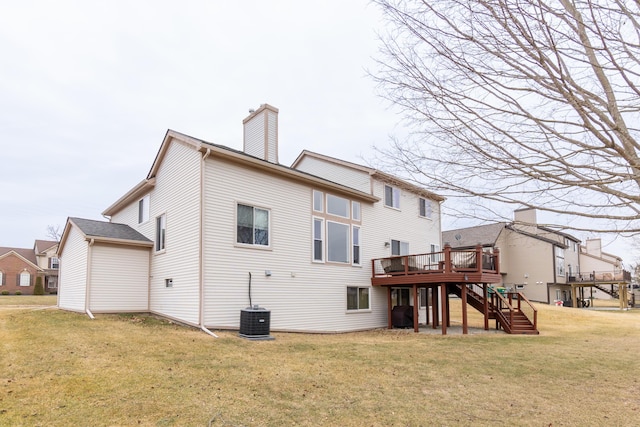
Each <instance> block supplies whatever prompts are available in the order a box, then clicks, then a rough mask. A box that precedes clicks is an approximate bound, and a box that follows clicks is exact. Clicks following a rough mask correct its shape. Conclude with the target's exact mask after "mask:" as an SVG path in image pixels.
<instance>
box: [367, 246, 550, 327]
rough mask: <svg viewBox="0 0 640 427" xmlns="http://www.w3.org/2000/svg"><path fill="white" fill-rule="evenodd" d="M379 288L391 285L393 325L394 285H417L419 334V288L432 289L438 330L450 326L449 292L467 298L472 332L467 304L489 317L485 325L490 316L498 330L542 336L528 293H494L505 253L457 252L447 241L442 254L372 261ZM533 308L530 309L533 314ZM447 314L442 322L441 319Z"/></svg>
mask: <svg viewBox="0 0 640 427" xmlns="http://www.w3.org/2000/svg"><path fill="white" fill-rule="evenodd" d="M371 267H372V277H371V284H372V285H373V286H381V287H386V288H387V289H388V293H387V302H388V319H389V322H388V327H389V329H391V328H393V324H392V309H393V307H392V305H393V302H392V288H412V289H413V304H412V311H413V313H412V319H413V329H414V331H415V332H418V330H419V325H418V306H419V303H418V300H417V299H418V289H420V288H428V289H431V298H432V301H431V304H429V303H427V306H430V307H431V310H432V312H431V315H429V310H428V309H427V324H428V323H429V318H431V319H432V321H431V324H432V327H433V328H434V329H436V328H437V327H438V325H439V324H440V325H441V326H442V334H443V335H446V333H447V327H448V326H450V317H451V316H450V307H449V295H450V294H452V293H453V294H456V295H458V296H459V297H460V298H461V300H462V331H463V332H462V333H463V334H466V333H468V326H467V305H471V306H472V307H473V308H475V309H477V310H478V311H480V312H481V313H483V315H484V327H485V329H489V319H495V320H496V328H499V327H500V328H502V329H503V330H505V332H507V333H526V334H530V333H532V334H537V333H538V331H537V313H536V310H535V308H534V307H533V306H532V305H531V303H530V302H529V301H528V300H526V298H524V296H523V295H521V294H519V293H515V295H509V296H508V298H505V297H504V296H501V295H498V294H497V292H493V291H492V289H491V287H490V286H489V285H490V284H499V283H501V281H502V277H501V275H500V253H499V251H498V250H497V249H495V250H494V252H493V253H486V252H484V251H483V250H482V247H481V246H477V247H476V248H475V249H473V250H454V249H452V248H451V246H449V245H445V247H444V250H443V251H441V252H434V253H428V254H414V255H401V256H393V257H387V258H377V259H373V260H371ZM528 312H530V313H528ZM440 318H441V320H440Z"/></svg>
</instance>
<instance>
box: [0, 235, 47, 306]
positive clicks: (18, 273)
mask: <svg viewBox="0 0 640 427" xmlns="http://www.w3.org/2000/svg"><path fill="white" fill-rule="evenodd" d="M37 277H44V270H43V269H42V268H40V267H39V266H38V260H37V259H36V254H35V252H34V250H33V249H25V248H6V247H0V293H1V292H8V293H9V294H11V295H13V294H15V293H16V292H20V293H21V294H24V295H31V294H33V289H34V287H35V283H36V278H37Z"/></svg>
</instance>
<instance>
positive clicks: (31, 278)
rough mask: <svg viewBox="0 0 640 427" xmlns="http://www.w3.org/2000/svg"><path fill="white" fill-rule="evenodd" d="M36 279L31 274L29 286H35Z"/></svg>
mask: <svg viewBox="0 0 640 427" xmlns="http://www.w3.org/2000/svg"><path fill="white" fill-rule="evenodd" d="M34 284H35V281H34V280H33V274H30V275H29V286H35V285H34Z"/></svg>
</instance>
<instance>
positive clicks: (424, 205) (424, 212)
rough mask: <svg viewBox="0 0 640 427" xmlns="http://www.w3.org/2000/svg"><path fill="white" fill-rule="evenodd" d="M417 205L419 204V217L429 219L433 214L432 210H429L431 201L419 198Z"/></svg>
mask: <svg viewBox="0 0 640 427" xmlns="http://www.w3.org/2000/svg"><path fill="white" fill-rule="evenodd" d="M419 200H420V201H419V203H420V216H421V217H423V218H429V219H431V215H432V214H433V212H432V210H431V200H427V199H423V198H420V199H419Z"/></svg>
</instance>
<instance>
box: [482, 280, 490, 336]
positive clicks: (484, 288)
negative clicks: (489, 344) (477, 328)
mask: <svg viewBox="0 0 640 427" xmlns="http://www.w3.org/2000/svg"><path fill="white" fill-rule="evenodd" d="M482 298H483V299H484V307H483V309H484V330H485V331H488V330H489V292H488V285H487V284H486V283H483V284H482Z"/></svg>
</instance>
